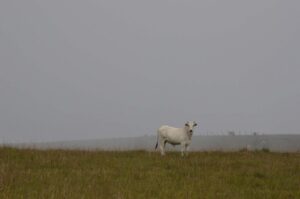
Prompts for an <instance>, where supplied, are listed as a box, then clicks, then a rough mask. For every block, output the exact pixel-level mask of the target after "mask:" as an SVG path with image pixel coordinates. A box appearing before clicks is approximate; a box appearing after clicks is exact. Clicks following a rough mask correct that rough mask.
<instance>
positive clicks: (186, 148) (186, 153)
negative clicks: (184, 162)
mask: <svg viewBox="0 0 300 199" xmlns="http://www.w3.org/2000/svg"><path fill="white" fill-rule="evenodd" d="M184 147H185V155H186V156H187V155H188V152H189V148H190V147H189V145H187V144H186V145H184Z"/></svg>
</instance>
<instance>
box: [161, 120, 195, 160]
mask: <svg viewBox="0 0 300 199" xmlns="http://www.w3.org/2000/svg"><path fill="white" fill-rule="evenodd" d="M195 126H197V124H196V122H194V121H192V122H191V121H190V122H187V123H185V126H184V128H175V127H172V126H167V125H163V126H161V127H160V128H159V129H158V130H157V142H156V146H155V149H156V148H157V146H158V142H159V148H160V153H161V155H165V145H166V143H169V144H172V145H173V146H174V145H179V144H180V145H181V155H182V156H184V154H186V155H187V150H188V147H189V145H190V144H191V138H192V135H193V128H194V127H195Z"/></svg>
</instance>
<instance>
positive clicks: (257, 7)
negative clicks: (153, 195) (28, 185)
mask: <svg viewBox="0 0 300 199" xmlns="http://www.w3.org/2000/svg"><path fill="white" fill-rule="evenodd" d="M299 8H300V1H293V0H288V1H282V0H267V1H261V0H254V1H240V0H236V1H232V0H228V1H212V0H207V1H182V0H162V1H161V0H160V1H156V0H155V1H139V0H136V1H131V0H128V1H123V0H119V1H114V0H107V1H96V0H86V1H80V0H76V1H74V0H59V1H58V0H56V1H50V0H49V1H38V0H35V1H34V0H27V1H12V0H1V2H0V142H1V141H2V142H28V141H29V142H33V141H54V140H78V139H93V138H107V137H120V136H121V137H127V136H140V135H145V134H148V135H151V134H153V135H156V129H157V128H158V127H159V126H160V125H162V124H170V125H174V126H178V127H180V126H183V125H184V123H185V121H187V120H195V121H197V122H198V124H199V128H198V129H196V132H195V134H198V135H202V134H207V133H210V132H217V133H221V132H227V131H229V130H235V131H242V132H253V131H257V132H261V133H265V134H271V133H276V134H279V133H280V134H291V133H300V36H299V35H300V20H299V19H300V12H299Z"/></svg>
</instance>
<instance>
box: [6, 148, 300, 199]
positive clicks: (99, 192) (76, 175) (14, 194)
mask: <svg viewBox="0 0 300 199" xmlns="http://www.w3.org/2000/svg"><path fill="white" fill-rule="evenodd" d="M0 198H72V199H73V198H105V199H106V198H134V199H135V198H230V199H234V198H236V199H241V198H251V199H252V198H264V199H265V198H270V199H274V198H300V154H299V153H272V152H269V151H266V150H265V151H254V152H249V151H246V150H245V151H239V152H218V151H216V152H192V153H190V154H189V156H188V157H184V158H182V157H181V156H180V154H179V153H178V152H169V153H167V155H166V156H165V157H161V156H160V155H159V153H158V152H148V151H81V150H35V149H15V148H9V147H1V148H0Z"/></svg>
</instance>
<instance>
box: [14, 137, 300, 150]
mask: <svg viewBox="0 0 300 199" xmlns="http://www.w3.org/2000/svg"><path fill="white" fill-rule="evenodd" d="M156 139H157V138H156V137H155V136H141V137H127V138H111V139H94V140H77V141H61V142H48V143H47V142H45V143H23V144H11V145H8V146H16V147H20V148H37V149H77V150H78V149H85V150H106V151H107V150H108V151H110V150H121V151H124V150H125V151H126V150H147V151H153V150H154V146H155V143H156ZM166 149H167V151H180V146H176V147H173V146H171V145H168V144H167V145H166ZM190 150H191V151H239V150H249V151H251V150H268V151H274V152H300V135H234V136H230V135H222V136H221V135H218V136H216V135H214V136H194V137H193V138H192V144H191V146H190Z"/></svg>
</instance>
